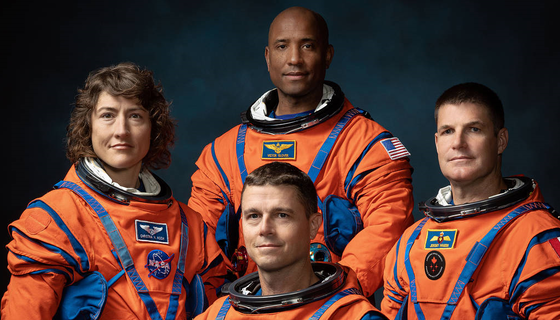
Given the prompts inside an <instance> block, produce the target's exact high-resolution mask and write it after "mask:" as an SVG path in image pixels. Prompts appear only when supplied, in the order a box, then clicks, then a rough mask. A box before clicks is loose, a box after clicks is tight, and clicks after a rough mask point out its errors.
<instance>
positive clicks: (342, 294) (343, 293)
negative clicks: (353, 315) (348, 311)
mask: <svg viewBox="0 0 560 320" xmlns="http://www.w3.org/2000/svg"><path fill="white" fill-rule="evenodd" d="M350 294H361V292H360V290H358V289H356V288H349V289H346V290H343V291H340V292H339V293H337V294H335V295H334V296H332V297H331V298H330V299H329V300H327V301H326V302H325V303H324V304H323V305H322V306H321V308H319V310H317V311H316V312H315V313H314V314H313V315H312V316H311V318H309V320H318V319H319V318H321V316H323V314H324V313H325V312H326V311H327V309H328V308H330V307H331V306H332V305H333V304H334V303H335V302H337V301H338V300H340V299H342V298H344V297H346V296H347V295H350Z"/></svg>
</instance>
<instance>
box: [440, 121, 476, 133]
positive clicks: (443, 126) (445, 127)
mask: <svg viewBox="0 0 560 320" xmlns="http://www.w3.org/2000/svg"><path fill="white" fill-rule="evenodd" d="M477 124H478V125H482V124H483V122H482V121H480V120H474V121H471V122H467V123H466V124H465V126H466V127H469V126H473V125H477ZM452 127H453V126H451V125H449V124H444V125H442V126H440V127H438V131H440V130H443V129H449V128H452Z"/></svg>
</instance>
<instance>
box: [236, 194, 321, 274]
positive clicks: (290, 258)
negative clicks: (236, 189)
mask: <svg viewBox="0 0 560 320" xmlns="http://www.w3.org/2000/svg"><path fill="white" fill-rule="evenodd" d="M299 199H300V197H298V195H297V191H296V189H295V188H294V187H291V186H286V185H280V186H271V185H264V186H247V187H246V189H245V190H244V192H243V196H242V201H241V207H242V214H243V220H242V225H243V236H244V238H245V244H246V246H247V252H248V254H249V256H250V257H251V259H253V261H255V263H256V264H257V266H258V267H259V272H273V271H279V270H286V268H290V267H293V266H297V265H302V264H305V263H310V260H309V241H310V240H311V239H313V238H314V237H315V235H316V234H317V230H318V229H319V226H320V224H321V221H322V218H321V215H320V214H319V213H313V214H312V215H311V216H310V217H309V218H307V216H306V212H305V207H304V206H303V204H302V203H301V202H300V200H299Z"/></svg>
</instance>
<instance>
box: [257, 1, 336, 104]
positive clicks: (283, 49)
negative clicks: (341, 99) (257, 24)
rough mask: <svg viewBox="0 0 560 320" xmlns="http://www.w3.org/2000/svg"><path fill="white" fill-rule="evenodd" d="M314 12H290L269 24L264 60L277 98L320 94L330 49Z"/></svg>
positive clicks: (323, 29)
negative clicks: (276, 90)
mask: <svg viewBox="0 0 560 320" xmlns="http://www.w3.org/2000/svg"><path fill="white" fill-rule="evenodd" d="M326 32H327V31H326V25H325V26H324V28H321V27H320V24H319V23H318V21H317V17H316V16H315V15H314V14H313V12H311V11H309V10H306V9H303V8H290V9H288V10H285V11H284V12H282V13H280V14H279V15H278V16H277V17H276V19H274V21H273V22H272V24H271V26H270V30H269V35H268V46H267V47H266V49H265V59H266V64H267V66H268V72H269V73H270V79H271V80H272V82H273V83H274V85H275V86H276V87H277V88H278V95H279V98H280V99H282V98H284V97H287V96H289V97H291V98H307V97H309V96H313V97H315V96H318V98H317V99H320V98H321V96H322V92H323V80H324V79H325V73H326V69H327V68H328V67H329V65H330V63H331V60H332V57H333V52H334V51H333V47H332V46H331V45H329V44H328V43H327V42H328V39H327V35H326V34H325V33H326Z"/></svg>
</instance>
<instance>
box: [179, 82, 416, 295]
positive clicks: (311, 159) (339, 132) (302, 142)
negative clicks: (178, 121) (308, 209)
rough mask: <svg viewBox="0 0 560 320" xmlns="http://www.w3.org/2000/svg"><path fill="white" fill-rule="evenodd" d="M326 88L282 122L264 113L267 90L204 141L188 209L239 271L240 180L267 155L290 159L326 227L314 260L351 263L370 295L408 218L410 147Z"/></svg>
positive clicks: (268, 105) (242, 267) (315, 244)
mask: <svg viewBox="0 0 560 320" xmlns="http://www.w3.org/2000/svg"><path fill="white" fill-rule="evenodd" d="M324 88H325V89H324V91H325V92H326V91H327V89H328V88H332V89H330V90H332V91H334V95H332V96H328V97H325V96H324V99H323V102H322V105H320V106H319V107H318V108H317V109H316V110H315V112H313V113H311V114H307V115H302V116H299V117H296V118H293V119H286V120H283V119H272V118H270V117H268V116H267V115H269V114H270V112H272V111H271V110H273V109H274V108H275V107H276V105H277V99H278V97H277V93H276V90H271V91H269V92H267V93H265V94H264V95H263V97H261V99H259V100H258V101H257V102H256V103H255V104H254V105H253V106H252V107H251V108H249V110H248V111H247V113H246V114H245V115H244V116H242V117H244V118H246V119H245V120H246V121H244V124H242V125H239V126H236V127H234V128H233V129H231V130H229V131H228V132H226V133H225V134H224V135H222V136H220V137H218V138H217V139H216V140H215V141H214V142H212V143H211V144H209V145H207V146H206V147H205V149H204V150H203V152H202V154H201V155H200V158H199V159H198V161H197V163H196V164H197V166H198V170H197V171H196V172H195V173H194V174H193V176H192V181H193V189H192V193H191V198H190V200H189V206H191V207H192V208H193V209H195V210H196V211H197V212H200V213H201V214H202V216H203V218H204V220H205V222H206V223H207V225H208V227H209V228H211V229H213V230H215V232H216V240H217V241H218V243H219V244H220V246H221V247H222V250H223V251H224V252H225V253H226V256H227V257H228V258H230V260H231V262H232V263H233V266H231V265H230V267H232V268H233V269H234V270H235V271H238V274H239V275H243V274H245V273H249V272H253V271H255V270H256V266H255V265H254V263H253V262H252V261H249V258H248V257H247V255H246V254H245V253H244V252H243V247H244V243H243V237H242V236H241V228H240V223H239V219H240V213H239V206H240V196H241V190H242V188H243V182H244V177H245V176H246V175H247V174H248V173H250V172H251V171H253V170H254V169H256V168H258V167H260V166H261V165H263V164H265V163H267V162H269V161H287V162H290V163H291V164H293V165H295V166H297V167H298V168H300V169H301V170H303V171H305V172H307V173H308V174H309V176H310V177H311V178H312V180H313V181H314V183H315V187H316V189H317V193H318V195H319V198H320V209H321V211H322V213H323V221H324V223H323V226H322V227H321V228H320V230H319V233H318V235H317V236H316V237H315V239H313V240H312V241H311V243H312V244H311V251H312V255H313V256H314V258H315V261H332V262H338V261H340V263H341V264H343V265H346V266H349V267H351V268H352V269H353V270H354V271H355V272H356V274H357V277H358V279H359V282H360V284H361V285H362V288H363V290H364V294H365V295H366V296H369V295H371V294H373V293H374V291H375V290H376V289H377V288H379V287H380V286H381V285H382V272H383V262H384V258H385V255H386V254H387V252H388V251H389V249H390V248H391V246H392V245H393V244H394V243H395V242H396V240H397V239H398V237H399V236H400V235H401V234H402V232H403V231H404V229H405V228H406V227H407V226H409V225H410V224H412V222H413V217H412V215H411V211H412V207H413V199H412V184H411V172H412V167H411V166H410V164H409V160H408V158H407V156H408V155H409V153H408V151H407V150H406V148H404V146H403V145H402V144H401V143H400V141H399V140H398V138H395V137H393V136H392V135H391V134H390V133H389V132H388V131H387V130H386V129H384V128H383V127H382V126H380V125H379V124H378V123H376V122H375V121H373V120H371V119H370V118H369V117H368V116H367V113H365V112H363V111H361V110H359V109H356V108H354V107H353V106H352V105H351V104H350V102H349V101H348V100H346V99H345V98H344V94H343V93H342V91H341V90H340V88H339V87H338V85H336V84H334V83H332V82H325V85H324ZM325 100H326V101H327V102H324V101H325ZM263 106H264V107H263ZM259 108H260V109H259ZM263 108H264V109H266V110H264V109H263ZM263 110H264V113H265V115H260V116H259V112H261V111H263ZM263 117H264V118H263ZM263 119H264V120H263ZM366 244H368V245H366ZM369 244H375V248H376V250H371V247H370V246H369ZM238 249H239V250H238ZM226 262H227V263H229V261H226Z"/></svg>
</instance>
